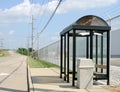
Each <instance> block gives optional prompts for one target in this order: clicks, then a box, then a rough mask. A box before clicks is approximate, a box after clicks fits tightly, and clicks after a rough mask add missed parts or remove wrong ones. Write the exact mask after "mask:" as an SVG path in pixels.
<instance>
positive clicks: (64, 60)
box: [64, 34, 66, 81]
mask: <svg viewBox="0 0 120 92" xmlns="http://www.w3.org/2000/svg"><path fill="white" fill-rule="evenodd" d="M64 81H66V34H64Z"/></svg>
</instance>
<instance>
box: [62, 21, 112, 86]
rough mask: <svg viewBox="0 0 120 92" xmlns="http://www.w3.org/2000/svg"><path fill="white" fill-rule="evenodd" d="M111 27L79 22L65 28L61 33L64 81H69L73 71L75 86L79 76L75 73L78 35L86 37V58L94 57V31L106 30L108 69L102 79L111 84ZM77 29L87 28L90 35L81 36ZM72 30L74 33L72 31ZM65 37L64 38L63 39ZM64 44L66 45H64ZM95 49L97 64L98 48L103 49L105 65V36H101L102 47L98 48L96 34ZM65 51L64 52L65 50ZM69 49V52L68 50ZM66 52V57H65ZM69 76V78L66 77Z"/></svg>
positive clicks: (102, 31) (73, 83) (73, 84)
mask: <svg viewBox="0 0 120 92" xmlns="http://www.w3.org/2000/svg"><path fill="white" fill-rule="evenodd" d="M103 21H104V20H103ZM110 29H111V28H110V27H109V26H106V27H105V26H84V25H83V26H82V25H77V24H73V25H70V26H68V27H67V28H65V29H64V30H63V31H62V32H61V33H60V35H61V48H60V51H61V59H60V60H61V61H60V68H61V69H60V78H62V74H64V81H66V80H67V82H69V74H71V73H72V86H75V80H76V79H77V78H75V74H76V37H86V58H90V59H93V36H94V32H99V33H101V34H103V33H104V32H107V34H106V37H107V42H106V44H107V45H106V46H107V49H106V54H107V56H106V59H107V60H106V65H107V69H106V73H107V74H106V78H102V79H106V80H107V84H108V85H109V69H110V65H109V64H110V63H109V62H110V51H109V50H110ZM76 30H77V31H78V30H83V31H85V30H87V31H89V33H90V35H87V36H81V35H79V34H77V33H76ZM71 31H72V33H71ZM63 37H64V40H63ZM70 37H73V43H72V44H73V48H72V49H73V56H72V57H73V65H72V72H70V71H69V49H70V48H69V45H70V44H69V40H70V39H69V38H70ZM63 44H64V46H63ZM95 44H96V47H95V50H96V53H95V54H96V59H95V60H96V64H98V49H101V65H103V37H102V36H101V48H98V36H96V40H95ZM63 51H64V52H63ZM66 51H67V52H66ZM63 54H64V57H63ZM63 62H64V67H63ZM97 70H98V69H97V68H96V69H95V71H96V72H97ZM63 71H64V72H63ZM66 72H67V73H66ZM101 72H103V69H101ZM66 78H67V79H66ZM99 79H100V78H95V80H99Z"/></svg>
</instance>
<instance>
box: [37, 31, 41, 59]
mask: <svg viewBox="0 0 120 92" xmlns="http://www.w3.org/2000/svg"><path fill="white" fill-rule="evenodd" d="M37 37H38V38H37V39H38V40H37V41H38V42H37V50H38V51H37V58H38V59H39V46H40V34H39V33H38V34H37Z"/></svg>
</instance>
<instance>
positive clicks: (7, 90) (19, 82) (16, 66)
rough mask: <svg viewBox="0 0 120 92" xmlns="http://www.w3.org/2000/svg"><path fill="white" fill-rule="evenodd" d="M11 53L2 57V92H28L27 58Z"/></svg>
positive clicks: (0, 71)
mask: <svg viewBox="0 0 120 92" xmlns="http://www.w3.org/2000/svg"><path fill="white" fill-rule="evenodd" d="M9 53H10V55H9V56H7V57H0V92H27V64H26V61H27V57H26V56H23V55H20V54H17V53H15V52H14V51H9Z"/></svg>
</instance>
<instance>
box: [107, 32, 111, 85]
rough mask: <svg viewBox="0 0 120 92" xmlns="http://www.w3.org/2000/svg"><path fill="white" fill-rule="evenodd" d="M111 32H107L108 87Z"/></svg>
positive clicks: (108, 80) (108, 79) (108, 82)
mask: <svg viewBox="0 0 120 92" xmlns="http://www.w3.org/2000/svg"><path fill="white" fill-rule="evenodd" d="M109 70H110V31H107V85H109V84H110V77H109V76H110V74H109Z"/></svg>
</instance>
